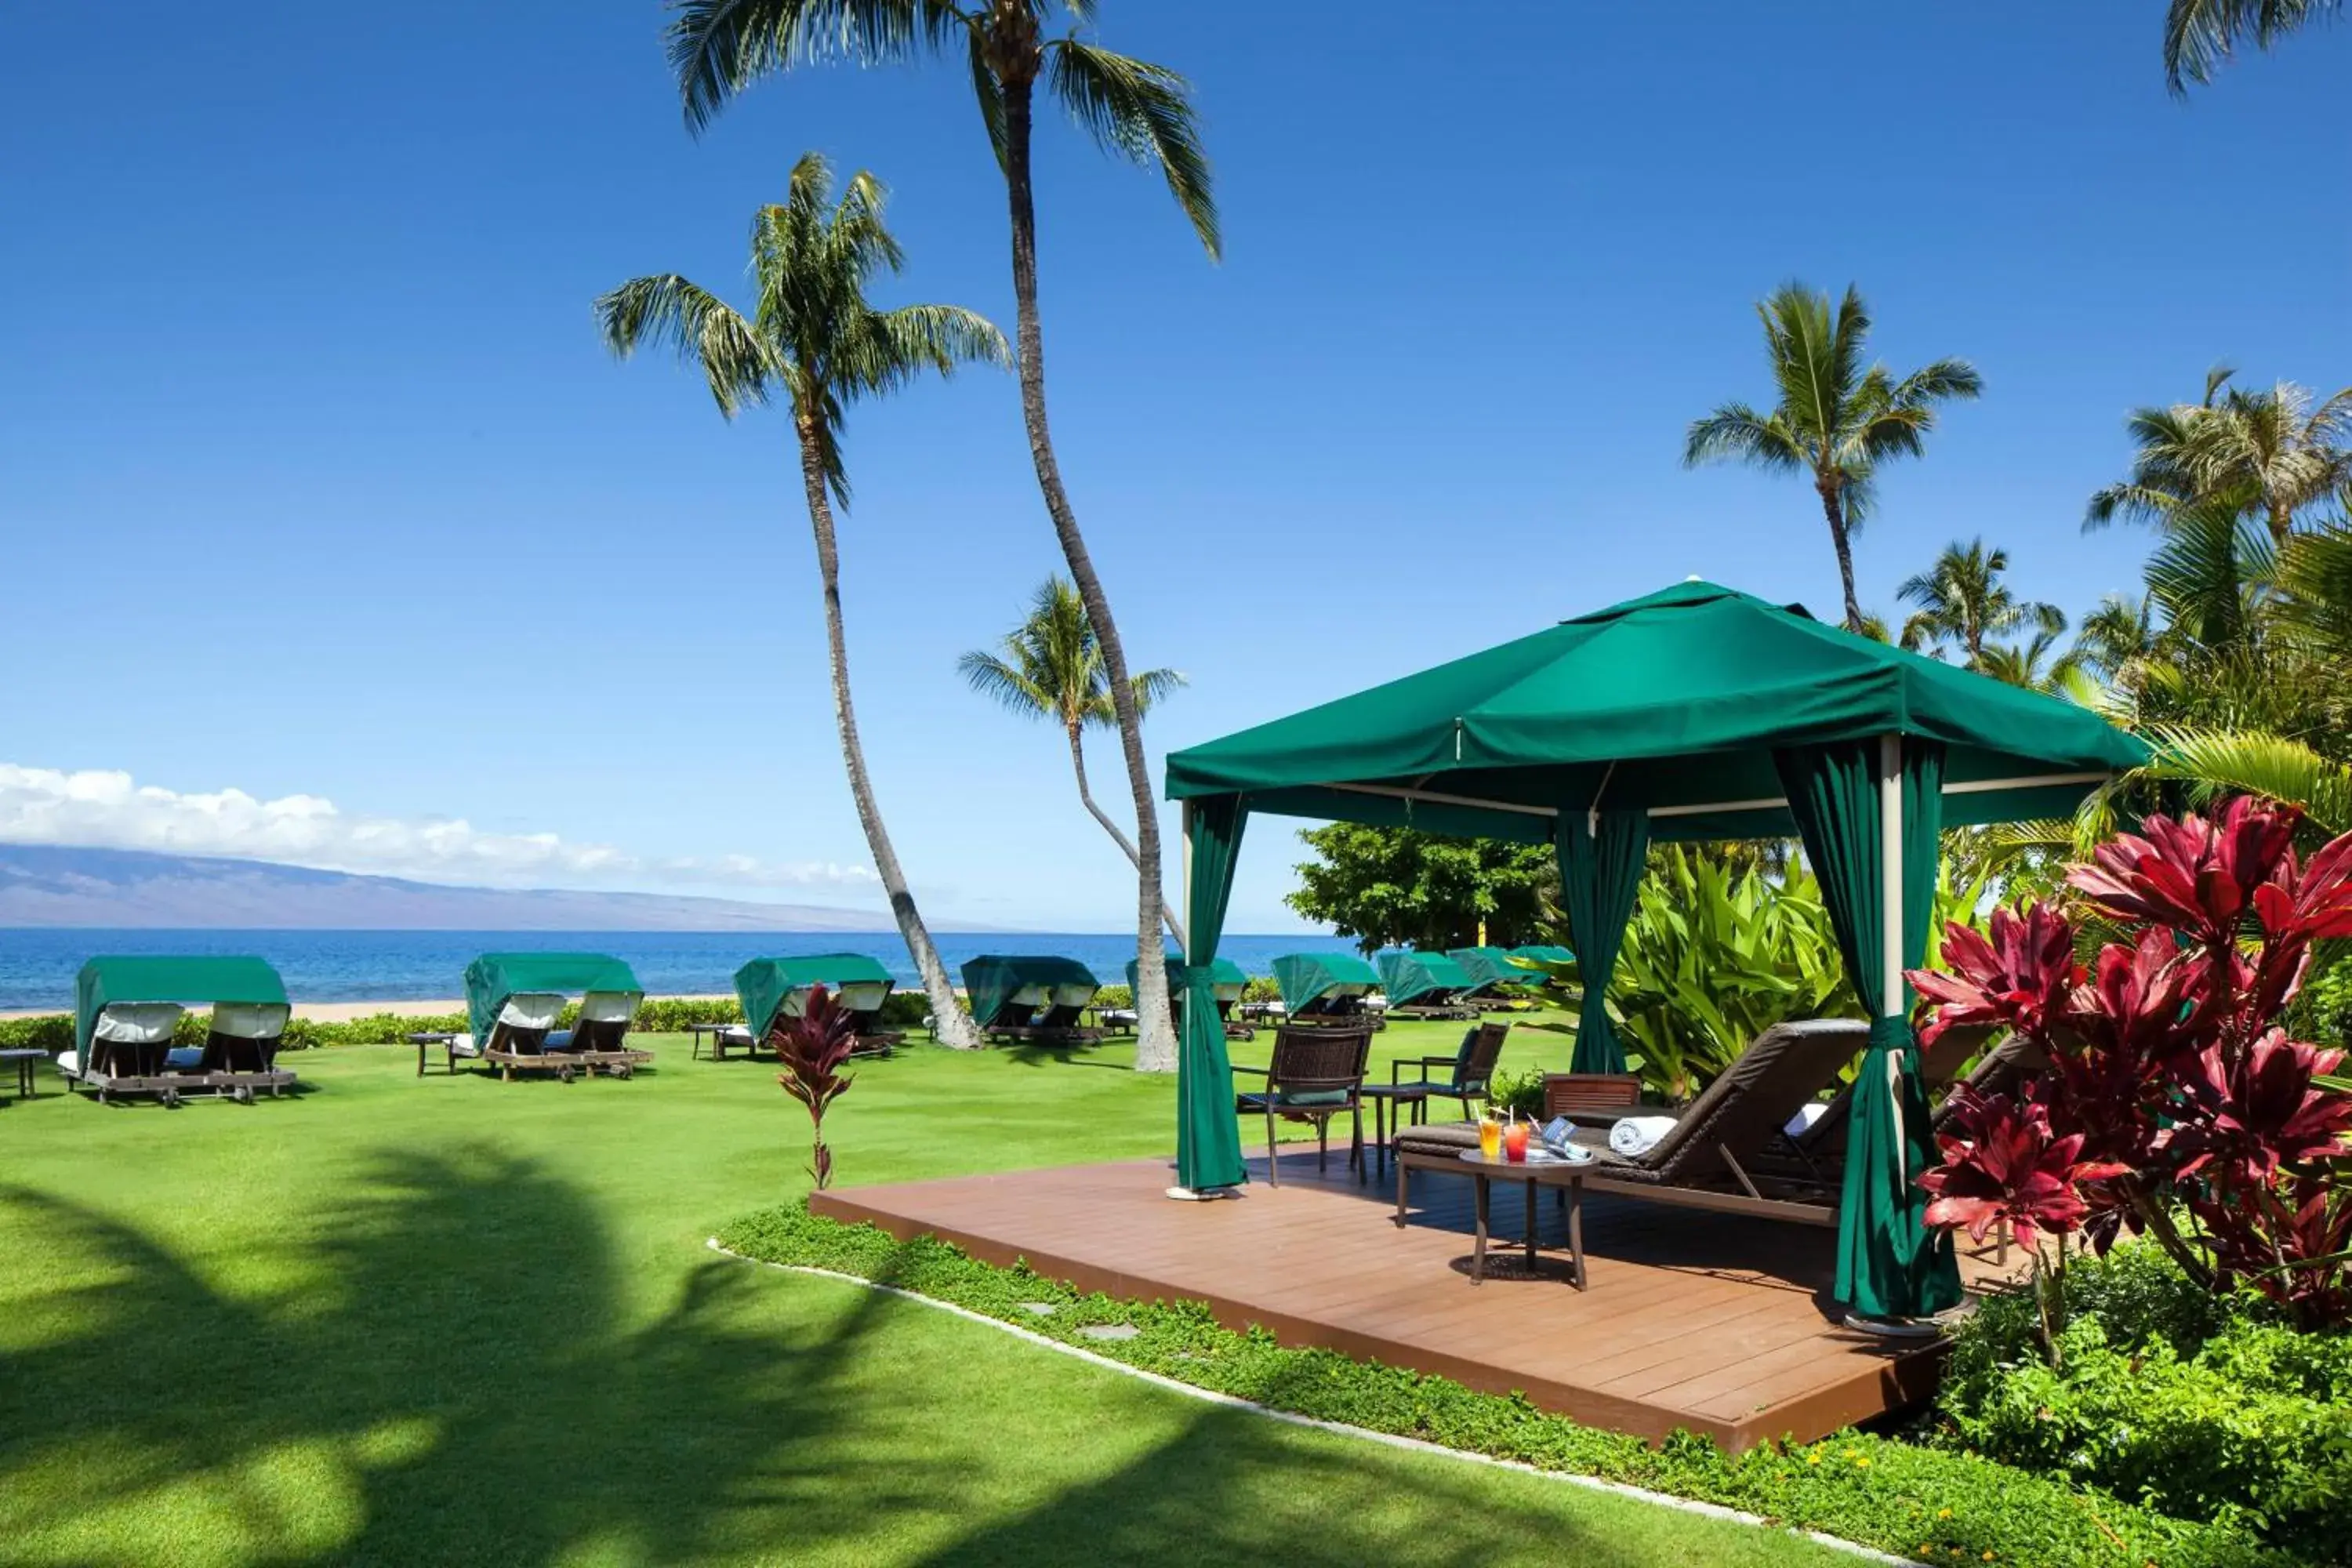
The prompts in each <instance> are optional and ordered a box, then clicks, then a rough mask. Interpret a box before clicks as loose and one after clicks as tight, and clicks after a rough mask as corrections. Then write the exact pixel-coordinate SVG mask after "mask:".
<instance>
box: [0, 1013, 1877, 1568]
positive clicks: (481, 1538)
mask: <svg viewBox="0 0 2352 1568" xmlns="http://www.w3.org/2000/svg"><path fill="white" fill-rule="evenodd" d="M1454 1033H1458V1026H1455V1027H1454V1029H1453V1030H1448V1029H1446V1028H1444V1027H1442V1026H1400V1027H1398V1028H1394V1029H1391V1030H1389V1031H1387V1032H1386V1034H1384V1035H1383V1036H1382V1037H1381V1047H1382V1049H1383V1051H1384V1052H1388V1053H1397V1052H1417V1051H1420V1050H1423V1049H1439V1048H1444V1047H1446V1046H1448V1045H1450V1040H1451V1036H1452V1035H1453V1034H1454ZM652 1043H653V1045H654V1047H655V1048H656V1050H657V1051H658V1052H659V1053H660V1065H659V1068H658V1070H656V1071H652V1072H648V1073H646V1074H644V1075H641V1076H640V1077H639V1078H637V1079H635V1081H632V1082H615V1081H609V1080H595V1081H590V1082H583V1083H575V1084H571V1085H563V1084H559V1083H554V1082H539V1083H530V1084H515V1085H501V1084H499V1083H496V1082H494V1081H492V1080H490V1079H486V1078H482V1077H478V1076H471V1075H467V1076H460V1077H458V1078H456V1079H449V1078H445V1077H441V1076H438V1075H437V1074H436V1076H434V1077H431V1078H428V1079H423V1080H419V1079H417V1078H415V1076H414V1068H415V1058H414V1056H413V1054H412V1053H410V1052H408V1051H407V1050H405V1049H404V1048H400V1047H346V1048H343V1049H340V1050H335V1051H329V1052H315V1053H310V1054H307V1055H303V1056H299V1057H296V1058H289V1060H291V1061H292V1062H293V1063H294V1064H295V1065H296V1066H297V1067H299V1069H300V1071H301V1072H302V1074H303V1077H304V1079H305V1080H306V1082H307V1083H308V1084H310V1085H311V1086H313V1087H314V1092H310V1093H306V1094H305V1095H303V1096H302V1097H300V1098H299V1100H290V1101H284V1102H279V1103H275V1104H273V1103H269V1102H267V1101H265V1102H264V1103H263V1104H261V1105H259V1106H257V1107H254V1108H251V1109H246V1108H241V1107H236V1106H231V1105H226V1104H215V1103H210V1102H205V1103H199V1104H195V1105H192V1106H190V1107H188V1108H186V1109H184V1110H178V1111H166V1110H161V1109H158V1108H151V1107H134V1108H128V1109H112V1108H104V1109H102V1108H100V1107H98V1106H96V1105H94V1104H91V1103H89V1102H88V1101H85V1100H68V1099H67V1098H65V1097H63V1096H61V1095H60V1094H58V1092H57V1080H56V1079H45V1081H44V1085H43V1088H44V1091H45V1092H44V1095H43V1098H41V1099H39V1100H33V1101H30V1102H22V1103H18V1104H16V1105H13V1106H10V1107H8V1108H6V1109H5V1110H0V1563H60V1564H63V1563H73V1564H83V1563H314V1562H384V1563H440V1562H448V1563H457V1562H466V1563H565V1564H571V1563H669V1562H747V1563H749V1562H793V1563H1061V1562H1071V1563H1076V1562H1089V1563H1094V1562H1151V1561H1168V1562H1186V1563H1191V1562H1196V1561H1202V1560H1208V1561H1215V1560H1219V1559H1230V1560H1234V1561H1240V1560H1244V1559H1248V1560H1258V1561H1275V1560H1289V1561H1303V1562H1316V1563H1320V1562H1329V1563H1349V1564H1354V1565H1361V1564H1365V1563H1493V1562H1498V1561H1534V1560H1538V1559H1556V1560H1560V1561H1568V1562H1575V1563H1592V1564H1618V1563H1627V1564H1630V1563H1691V1562H1704V1563H1795V1562H1812V1561H1822V1562H1836V1561H1851V1559H1845V1558H1841V1557H1837V1556H1835V1555H1833V1554H1832V1553H1828V1552H1824V1551H1823V1550H1822V1549H1821V1548H1819V1547H1816V1546H1813V1545H1811V1544H1810V1543H1807V1542H1801V1541H1799V1540H1797V1539H1795V1538H1793V1537H1790V1536H1787V1535H1784V1534H1779V1533H1774V1532H1769V1531H1760V1530H1749V1529H1743V1528H1740V1527H1738V1526H1734V1525H1728V1524H1724V1523H1719V1522H1717V1521H1710V1520H1706V1519H1696V1518H1693V1517H1690V1516H1688V1515H1685V1514H1680V1513H1675V1512H1672V1511H1669V1510H1664V1509H1660V1508H1654V1507H1652V1506H1649V1505H1646V1504H1643V1503H1639V1502H1635V1501H1631V1500H1622V1499H1618V1498H1613V1497H1609V1496H1605V1495H1596V1494H1594V1493H1591V1492H1590V1491H1586V1490H1583V1489H1577V1488H1572V1487H1569V1486H1564V1485H1560V1484H1558V1483H1555V1482H1548V1481H1544V1480H1541V1479H1536V1478H1532V1477H1528V1476H1523V1475H1518V1474H1515V1473H1510V1472H1503V1471H1496V1470H1492V1469H1487V1468H1478V1467H1474V1466H1470V1465H1465V1464H1458V1463H1454V1462H1449V1461H1445V1460H1442V1459H1437V1458H1429V1457H1425V1456H1420V1455H1413V1454H1409V1453H1401V1452H1398V1451H1395V1450H1391V1449H1387V1448H1382V1447H1377V1446H1374V1445H1372V1444H1369V1443H1363V1442H1358V1441H1353V1440H1349V1439H1343V1438H1339V1437H1336V1436H1328V1435H1325V1434H1321V1433H1317V1432H1311V1431H1305V1430H1301V1429H1298V1428H1296V1427H1291V1426H1283V1425H1279V1424H1277V1423H1275V1422H1272V1421H1268V1420H1265V1419H1262V1418H1259V1417H1256V1416H1253V1415H1245V1414H1243V1413H1238V1412H1234V1411H1231V1410H1224V1409H1219V1408H1216V1407H1213V1406H1210V1405H1203V1404H1201V1403H1198V1402H1196V1401H1193V1400H1190V1399H1186V1398H1184V1397H1182V1396H1181V1395H1177V1394H1169V1393H1167V1392H1164V1391H1162V1390H1160V1389H1157V1388H1154V1387H1151V1386H1150V1385H1147V1384H1141V1383H1139V1382H1137V1381H1135V1380H1132V1379H1130V1378H1127V1377H1124V1376H1121V1375H1119V1374H1117V1373H1108V1372H1103V1371H1098V1370H1097V1369H1094V1368H1091V1367H1088V1366H1086V1365H1084V1364H1082V1363H1076V1362H1073V1361H1071V1360H1069V1359H1068V1358H1066V1357H1063V1356H1058V1355H1055V1354H1054V1353H1052V1352H1047V1351H1043V1350H1039V1349H1036V1348H1034V1347H1031V1346H1028V1345H1025V1344H1023V1343H1021V1342H1017V1341H1014V1340H1013V1339H1011V1338H1010V1337H1008V1336H1006V1335H1004V1334H1003V1333H1001V1332H998V1331H995V1330H992V1329H989V1328H985V1327H982V1326H980V1325H977V1324H973V1323H970V1322H966V1321H960V1320H958V1319H955V1318H952V1317H950V1316H949V1315H947V1314H945V1313H941V1312H939V1311H935V1310H930V1309H928V1308H925V1307H922V1306H919V1305H916V1304H914V1303H910V1302H905V1301H900V1300H893V1299H890V1298H887V1297H883V1296H880V1295H877V1294H875V1293H872V1292H868V1291H864V1290H860V1289H856V1288H854V1287H850V1286H845V1285H840V1284H835V1283H833V1282H830V1281H825V1280H821V1279H809V1278H805V1277H795V1276H792V1275H787V1274H783V1273H780V1272H777V1271H774V1270H769V1269H761V1268H752V1267H749V1266H746V1265H742V1264H739V1263H735V1262H732V1261H730V1260H726V1259H721V1258H715V1257H714V1256H713V1255H712V1254H710V1253H709V1251H708V1250H706V1249H705V1247H703V1238H704V1237H706V1236H708V1235H709V1233H710V1231H711V1230H712V1229H713V1228H715V1227H716V1226H718V1225H719V1223H721V1222H723V1221H725V1220H727V1219H729V1218H730V1217H732V1216H734V1215H739V1214H741V1213H743V1212H745V1211H747V1210H750V1209H753V1208H756V1207H761V1206H764V1205H772V1204H774V1203H776V1202H778V1201H780V1200H781V1199H783V1198H785V1197H788V1196H791V1195H793V1194H797V1193H799V1192H800V1191H801V1190H803V1187H804V1186H805V1183H806V1178H805V1176H804V1175H803V1173H802V1165H803V1162H804V1160H805V1156H806V1131H807V1123H806V1120H805V1118H804V1117H803V1115H802V1114H801V1112H800V1110H799V1108H798V1107H797V1106H796V1105H793V1103H791V1102H790V1101H788V1100H786V1098H785V1096H784V1094H783V1093H782V1090H781V1089H778V1088H777V1087H776V1085H775V1082H774V1078H773V1071H772V1068H770V1067H766V1066H761V1065H757V1064H753V1063H749V1062H730V1063H729V1064H727V1065H724V1066H716V1065H713V1064H711V1063H709V1062H695V1061H689V1060H688V1053H687V1045H686V1041H685V1039H684V1037H656V1039H655V1040H654V1041H653V1042H652ZM1261 1049H1262V1046H1261ZM1238 1050H1239V1051H1240V1052H1241V1053H1242V1054H1244V1055H1245V1056H1246V1055H1248V1054H1250V1047H1238ZM1564 1054H1565V1047H1564V1046H1563V1045H1562V1044H1561V1043H1560V1041H1559V1037H1557V1036H1547V1035H1544V1034H1541V1033H1538V1032H1532V1031H1528V1030H1524V1029H1523V1030H1520V1031H1517V1036H1516V1037H1515V1044H1514V1047H1513V1050H1512V1053H1511V1056H1510V1057H1509V1058H1507V1061H1509V1062H1515V1063H1517V1064H1520V1065H1524V1063H1526V1062H1527V1061H1529V1060H1533V1059H1537V1058H1538V1056H1540V1057H1541V1058H1543V1059H1545V1060H1546V1061H1547V1062H1548V1064H1549V1065H1559V1058H1562V1057H1563V1056H1564ZM1126 1057H1127V1053H1126V1051H1125V1050H1124V1049H1123V1048H1121V1047H1106V1048H1103V1049H1101V1050H1098V1051H1096V1052H1091V1053H1087V1054H1083V1055H1081V1056H1079V1057H1077V1058H1076V1059H1070V1060H1061V1059H1055V1058H1051V1057H1046V1056H1042V1055H1030V1054H1026V1053H1007V1052H999V1053H992V1054H989V1055H985V1056H979V1057H965V1056H960V1055H957V1054H955V1053H950V1052H946V1051H941V1050H938V1049H935V1048H930V1047H919V1048H915V1049H911V1050H908V1051H907V1052H905V1053H903V1054H902V1055H901V1056H900V1057H899V1058H898V1059H895V1060H892V1061H888V1062H880V1063H875V1064H872V1065H870V1066H867V1067H866V1068H862V1069H861V1071H860V1075H859V1079H858V1082H857V1085H856V1089H853V1090H852V1091H851V1093H850V1094H849V1095H848V1097H847V1098H845V1100H842V1101H841V1102H840V1105H839V1107H838V1109H837V1110H836V1111H835V1139H834V1141H835V1148H836V1159H837V1161H838V1169H839V1172H840V1173H841V1178H842V1179H843V1180H844V1181H846V1182H864V1181H874V1180H880V1179H887V1178H893V1177H909V1176H920V1175H931V1174H942V1173H956V1172H965V1171H975V1170H985V1169H992V1168H1003V1167H1011V1166H1023V1165H1034V1164H1047V1163H1069V1162H1075V1161H1082V1160H1090V1159H1103V1158H1111V1157H1118V1156H1129V1155H1143V1154H1150V1153H1158V1152H1165V1151H1166V1150H1167V1149H1168V1147H1169V1146H1170V1144H1171V1140H1172V1131H1173V1127H1172V1116H1173V1111H1172V1105H1173V1088H1172V1085H1171V1083H1169V1082H1168V1081H1166V1080H1164V1079H1148V1078H1138V1077H1137V1076H1135V1075H1134V1074H1132V1073H1130V1072H1129V1071H1128V1070H1126V1068H1127V1061H1126ZM1381 1076H1382V1077H1385V1076H1386V1075H1385V1073H1384V1072H1383V1073H1382V1074H1381Z"/></svg>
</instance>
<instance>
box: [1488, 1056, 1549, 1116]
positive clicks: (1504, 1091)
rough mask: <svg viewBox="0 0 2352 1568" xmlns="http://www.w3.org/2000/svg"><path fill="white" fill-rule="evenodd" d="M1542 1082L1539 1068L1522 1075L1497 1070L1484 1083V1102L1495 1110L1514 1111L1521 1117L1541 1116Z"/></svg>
mask: <svg viewBox="0 0 2352 1568" xmlns="http://www.w3.org/2000/svg"><path fill="white" fill-rule="evenodd" d="M1543 1080H1544V1075H1543V1069H1541V1068H1528V1070H1527V1071H1525V1072H1523V1073H1510V1072H1504V1071H1501V1070H1499V1069H1497V1070H1496V1074H1495V1076H1494V1077H1493V1078H1491V1079H1488V1080H1487V1082H1486V1102H1487V1104H1489V1105H1491V1106H1493V1107H1494V1108H1495V1109H1496V1110H1509V1111H1515V1112H1517V1114H1519V1115H1521V1116H1541V1115H1542V1114H1543Z"/></svg>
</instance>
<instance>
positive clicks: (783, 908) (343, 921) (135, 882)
mask: <svg viewBox="0 0 2352 1568" xmlns="http://www.w3.org/2000/svg"><path fill="white" fill-rule="evenodd" d="M889 925H890V919H889V917H888V916H887V915H886V914H881V913H874V912H868V911H866V910H838V909H826V908H824V907H822V906H819V905H813V904H755V903H748V902H744V901H741V900H734V899H689V898H675V897H671V896H668V895H666V894H660V893H588V892H572V891H565V890H562V889H546V890H541V891H520V892H515V891H508V890H506V889H499V888H452V887H441V886H438V885H436V884H435V883H431V882H410V881H404V880H402V879H399V878H396V877H358V876H352V875H350V874H348V873H346V872H341V871H314V870H310V869H309V868H305V867H300V866H280V865H275V864H272V863H271V862H268V861H266V860H221V859H212V858H204V857H199V856H192V855H155V854H150V853H148V852H146V851H144V850H137V849H72V848H59V847H52V846H48V845H33V844H0V926H152V927H163V928H170V929H175V930H189V929H198V928H204V927H235V928H246V929H268V930H281V931H283V930H307V931H886V930H887V929H889Z"/></svg>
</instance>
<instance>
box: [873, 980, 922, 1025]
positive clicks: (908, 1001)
mask: <svg viewBox="0 0 2352 1568" xmlns="http://www.w3.org/2000/svg"><path fill="white" fill-rule="evenodd" d="M929 1016H931V999H930V998H929V997H928V996H926V995H924V994H923V988H922V987H921V986H919V985H918V986H914V987H912V988H911V989H908V990H905V991H893V992H891V993H890V994H889V995H888V996H887V997H886V998H884V999H883V1003H882V1012H881V1014H880V1017H881V1020H882V1026H883V1027H885V1028H887V1029H919V1028H921V1027H922V1026H923V1020H924V1019H926V1018H928V1017H929Z"/></svg>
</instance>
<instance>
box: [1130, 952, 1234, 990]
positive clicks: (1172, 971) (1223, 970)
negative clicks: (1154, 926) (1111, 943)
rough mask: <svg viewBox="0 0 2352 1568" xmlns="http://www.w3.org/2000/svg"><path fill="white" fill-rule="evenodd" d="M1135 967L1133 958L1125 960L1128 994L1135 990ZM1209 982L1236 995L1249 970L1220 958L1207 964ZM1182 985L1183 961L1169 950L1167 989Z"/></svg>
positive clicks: (1181, 986) (1178, 987) (1227, 959)
mask: <svg viewBox="0 0 2352 1568" xmlns="http://www.w3.org/2000/svg"><path fill="white" fill-rule="evenodd" d="M1136 967H1137V966H1136V962H1135V960H1133V959H1131V958H1130V959H1129V960H1128V961H1127V988H1128V990H1129V993H1130V994H1131V993H1132V992H1133V991H1134V990H1135V977H1136ZM1209 984H1212V985H1214V986H1215V987H1216V988H1217V989H1218V990H1219V991H1220V992H1223V991H1227V990H1230V991H1231V992H1232V993H1233V994H1234V995H1235V996H1238V995H1240V994H1241V993H1242V987H1244V985H1247V984H1249V971H1247V970H1245V969H1244V968H1243V967H1242V966H1241V965H1240V964H1238V963H1234V961H1233V960H1232V959H1230V958H1220V959H1218V960H1217V961H1216V962H1215V963H1212V964H1210V965H1209ZM1183 985H1184V961H1183V960H1182V959H1181V958H1179V957H1177V956H1176V955H1175V954H1174V953H1172V952H1171V953H1170V954H1169V955H1168V989H1169V991H1170V992H1171V994H1172V993H1174V992H1177V991H1180V990H1181V989H1182V988H1183Z"/></svg>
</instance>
